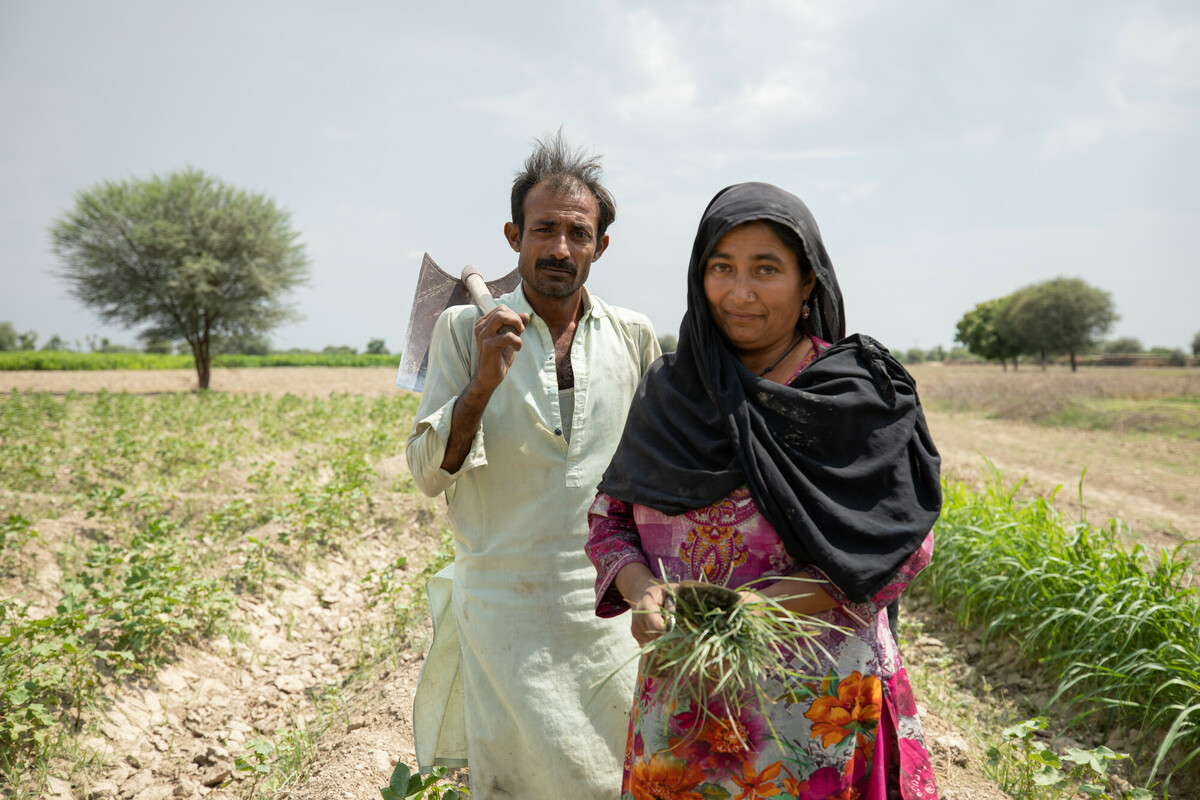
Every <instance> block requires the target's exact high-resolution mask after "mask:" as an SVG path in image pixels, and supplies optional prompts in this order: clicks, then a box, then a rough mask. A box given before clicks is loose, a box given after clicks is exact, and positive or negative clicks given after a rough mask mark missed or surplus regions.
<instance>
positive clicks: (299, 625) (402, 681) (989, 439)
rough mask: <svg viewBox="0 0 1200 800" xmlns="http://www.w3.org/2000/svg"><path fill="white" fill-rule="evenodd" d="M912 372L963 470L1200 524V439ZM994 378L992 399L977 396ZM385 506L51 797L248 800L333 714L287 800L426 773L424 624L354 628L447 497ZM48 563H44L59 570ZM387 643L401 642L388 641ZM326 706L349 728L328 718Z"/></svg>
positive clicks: (372, 792) (930, 639) (951, 701)
mask: <svg viewBox="0 0 1200 800" xmlns="http://www.w3.org/2000/svg"><path fill="white" fill-rule="evenodd" d="M914 373H915V374H916V375H917V378H918V381H919V386H920V388H921V391H922V396H923V398H924V399H925V402H926V405H927V407H929V413H928V416H929V419H930V426H931V428H932V430H933V433H934V436H935V440H936V441H937V443H938V445H939V448H940V449H941V451H942V453H943V456H944V458H945V464H946V469H947V471H948V472H949V473H950V474H951V475H953V476H955V477H960V478H962V479H964V480H968V481H973V480H981V479H982V478H983V473H984V470H983V469H982V467H981V462H980V455H983V456H986V457H987V458H988V459H990V460H991V462H992V463H993V464H995V465H996V466H997V467H998V468H999V469H1001V470H1002V472H1003V473H1004V475H1005V476H1006V478H1008V479H1012V478H1015V477H1019V476H1027V479H1028V480H1027V486H1028V487H1029V488H1030V489H1031V490H1032V491H1035V492H1040V493H1046V492H1049V491H1052V490H1053V489H1054V487H1055V486H1056V485H1058V484H1062V485H1064V486H1065V487H1066V489H1065V490H1064V493H1063V494H1061V495H1060V500H1066V501H1069V502H1068V503H1066V504H1065V505H1066V506H1067V508H1068V510H1069V511H1071V512H1077V511H1078V508H1077V507H1078V503H1077V501H1076V500H1075V484H1076V483H1077V482H1078V480H1079V473H1080V472H1081V471H1082V470H1083V468H1084V467H1087V470H1088V472H1087V479H1086V483H1085V494H1084V501H1085V504H1086V506H1087V508H1086V511H1087V514H1088V516H1089V518H1091V519H1093V520H1095V519H1097V518H1105V517H1108V516H1116V517H1120V518H1122V519H1125V520H1126V521H1128V522H1129V523H1130V524H1131V525H1132V526H1133V527H1134V529H1135V530H1136V531H1137V532H1138V535H1139V536H1145V537H1147V538H1148V539H1149V540H1150V541H1151V542H1152V543H1155V544H1163V545H1173V544H1175V543H1177V542H1178V541H1180V540H1181V539H1182V538H1184V537H1195V536H1196V535H1197V532H1198V531H1200V525H1198V522H1200V499H1198V498H1197V497H1196V493H1195V492H1194V482H1195V477H1194V476H1195V475H1197V474H1200V441H1198V440H1197V439H1196V438H1195V437H1192V438H1187V437H1164V436H1161V435H1148V434H1140V433H1129V432H1125V433H1115V432H1112V431H1088V430H1079V429H1072V428H1047V427H1043V426H1040V425H1036V424H1033V423H1031V422H1021V421H1011V420H997V419H989V418H987V417H986V416H985V415H984V414H983V413H980V412H979V411H971V410H964V409H965V408H969V407H970V406H969V404H966V403H964V402H962V400H961V395H962V393H963V392H964V391H976V390H979V391H985V392H986V393H988V394H989V395H996V394H998V396H1000V397H1009V396H1013V397H1017V396H1020V395H1021V393H1022V392H1026V391H1030V387H1033V390H1037V389H1038V388H1040V387H1042V386H1043V385H1044V384H1043V383H1040V382H1044V381H1045V380H1047V378H1046V377H1044V376H1043V377H1041V378H1039V377H1038V376H1037V375H1033V374H1031V373H1032V371H1025V372H1023V373H1022V375H1021V376H1019V377H1015V376H1012V375H1011V374H1004V373H1000V372H999V370H996V369H991V368H989V369H988V370H987V371H982V370H975V369H969V370H967V371H957V370H956V369H955V368H944V367H943V368H938V367H918V368H916V369H914ZM393 376H394V372H393V371H392V370H391V369H373V368H357V369H335V368H273V369H258V370H248V369H247V370H243V369H239V370H217V371H215V373H214V377H213V388H214V390H216V391H218V392H229V393H265V394H270V395H282V394H284V393H291V394H294V395H298V396H318V397H324V396H327V395H328V394H329V393H331V392H348V393H352V394H364V395H369V396H385V395H390V394H394V393H395V392H397V391H398V390H396V389H395V388H394V387H393V385H392V380H393ZM997 376H1000V377H997ZM1027 376H1028V377H1027ZM1072 377H1073V376H1069V375H1062V376H1055V379H1056V380H1060V379H1064V378H1065V379H1068V380H1069V379H1071V378H1072ZM1186 377H1188V378H1190V376H1186ZM194 380H195V378H194V374H193V373H191V372H189V371H177V372H72V373H66V372H59V373H53V372H43V373H0V391H5V392H8V391H11V390H13V389H18V390H45V391H50V392H53V393H56V394H64V393H66V392H68V391H76V392H81V393H93V392H99V391H101V390H107V391H128V392H132V393H139V394H157V393H172V392H181V391H187V390H189V389H190V388H191V387H192V386H194ZM981 386H982V387H986V389H983V390H980V389H979V388H978V387H981ZM997 386H998V387H999V388H997ZM964 387H965V388H964ZM976 404H977V405H978V403H976ZM955 409H958V410H955ZM379 468H380V470H381V471H382V472H384V473H388V474H391V475H393V476H399V475H401V474H402V472H403V461H402V456H400V455H399V454H397V455H396V456H394V457H392V458H389V459H385V461H384V462H381V464H380V465H379ZM1071 504H1074V507H1071ZM1060 505H1063V504H1062V503H1060ZM389 513H390V514H391V516H392V518H393V519H394V520H396V521H397V524H396V525H395V529H387V528H386V526H381V527H379V528H377V529H375V530H372V531H369V532H368V534H367V535H366V536H365V537H364V539H363V541H362V542H360V543H359V544H358V545H357V546H355V547H353V548H347V549H345V550H343V551H342V552H340V553H338V554H336V555H335V556H334V558H332V559H330V560H329V561H328V563H323V564H320V565H309V566H307V567H306V568H305V572H304V574H302V575H300V576H295V579H294V580H291V581H289V582H288V584H287V585H286V587H284V588H283V589H282V590H281V591H279V592H278V594H276V595H275V596H271V593H267V594H266V595H265V596H263V597H260V598H242V599H241V600H240V602H239V609H238V612H237V613H238V615H240V616H239V620H240V621H241V623H242V624H243V625H245V626H247V630H248V634H249V635H248V639H247V640H246V641H244V642H229V641H228V640H221V641H217V642H216V643H215V644H208V645H202V646H199V647H193V646H189V647H186V648H181V650H180V652H179V654H178V656H179V657H178V658H177V659H176V660H175V661H173V662H172V663H170V664H168V665H166V666H164V667H163V668H162V669H160V670H158V672H157V673H156V674H155V675H153V676H147V677H145V678H144V679H142V680H140V681H136V682H132V683H131V684H130V685H129V686H127V687H125V689H124V690H123V691H122V693H121V694H120V696H119V697H118V698H117V700H116V701H115V702H114V703H113V704H112V707H111V708H110V709H109V712H108V715H107V720H106V723H105V726H104V727H102V729H101V735H100V737H99V738H100V741H92V742H90V745H91V746H93V747H94V748H95V749H96V750H97V752H99V753H100V754H101V758H100V759H99V760H98V762H97V763H98V764H102V766H99V767H98V768H95V769H93V770H92V771H91V773H90V774H89V777H88V778H87V779H86V780H85V781H82V782H76V784H75V785H72V784H71V782H70V781H66V780H57V781H54V782H52V783H51V787H52V790H53V792H54V794H55V795H57V796H60V797H88V798H96V800H102V799H103V798H135V800H156V798H164V797H168V796H179V797H213V798H216V797H238V796H248V795H249V794H250V793H251V790H250V783H249V782H248V776H247V775H245V774H240V775H239V774H238V773H237V772H236V770H234V769H232V767H233V758H234V757H235V756H236V755H241V753H238V752H237V749H238V746H239V745H244V743H245V742H246V741H248V740H252V738H253V737H254V736H255V735H256V734H259V733H266V732H268V731H271V730H273V729H275V727H277V726H278V725H280V724H291V725H293V726H296V725H298V726H299V727H301V728H303V727H304V726H305V725H306V724H312V723H314V722H315V721H318V720H320V721H321V725H322V733H321V735H320V736H319V737H317V739H316V742H315V749H314V751H313V752H312V753H311V754H310V757H311V758H312V759H313V760H312V765H311V766H310V767H309V768H308V769H307V771H306V773H305V774H304V777H303V782H302V783H293V784H292V785H290V786H289V787H288V789H289V791H290V792H291V796H293V797H303V798H342V797H345V798H375V797H378V796H379V795H378V787H379V786H381V785H383V783H384V782H386V777H387V773H388V772H389V771H390V765H391V764H392V763H394V762H395V760H396V759H397V758H399V759H402V760H405V761H408V762H409V763H410V764H411V763H412V739H411V730H410V721H409V713H410V708H411V699H412V692H413V688H414V686H415V681H416V677H417V674H418V672H419V669H420V663H421V659H420V651H421V649H422V647H423V643H424V637H425V636H426V635H427V631H425V630H423V629H422V630H418V631H417V634H416V636H415V637H414V639H413V641H412V642H411V643H400V642H397V643H396V647H397V650H398V651H399V652H398V653H397V654H396V655H395V656H394V657H389V658H385V659H384V660H383V661H381V662H380V663H379V664H378V665H377V666H376V667H374V669H373V672H371V674H369V675H367V676H365V677H364V676H363V675H362V673H361V671H360V672H355V670H354V667H355V663H356V661H357V662H361V661H362V658H363V657H362V655H361V652H358V653H356V652H355V650H356V649H357V650H359V651H361V649H362V647H363V644H362V637H361V636H359V638H358V639H357V640H356V639H355V635H356V632H357V631H358V630H359V629H378V627H379V626H380V625H381V624H382V623H381V620H380V619H379V618H378V615H379V613H380V609H377V608H376V609H372V608H371V607H370V604H369V602H367V598H365V597H364V596H363V592H362V589H361V583H360V579H361V577H362V573H363V572H365V571H366V570H367V569H368V568H369V567H370V565H378V564H381V563H387V562H389V561H391V560H393V559H395V558H396V557H397V555H401V554H407V555H408V557H409V558H410V559H411V560H412V562H413V565H414V566H415V565H418V564H420V563H421V559H422V558H424V557H426V556H427V555H428V553H429V552H431V551H432V550H433V549H434V547H435V546H436V536H435V535H434V534H431V531H436V530H438V529H439V527H440V526H441V525H442V524H443V521H442V520H441V519H440V517H441V507H440V504H438V503H437V502H434V501H428V502H427V501H424V500H423V499H419V498H412V499H411V500H407V501H401V503H400V505H398V506H397V507H396V508H393V509H392V510H391V511H390V512H389ZM76 516H78V517H80V518H78V519H76V518H75V517H72V516H71V515H70V514H67V515H64V516H63V517H62V518H60V519H59V520H56V521H55V524H54V525H47V526H44V527H46V529H47V531H49V532H50V536H49V537H48V538H49V540H50V541H53V540H54V538H55V536H58V537H66V536H68V535H70V534H69V532H68V531H66V530H65V529H66V528H69V527H71V526H75V527H76V528H78V529H79V530H86V527H87V522H86V520H84V519H83V518H82V515H78V514H77V515H76ZM400 520H406V521H405V522H400ZM60 528H61V529H63V530H59V529H60ZM50 555H52V554H50ZM46 556H47V554H43V555H42V557H43V558H45V557H46ZM52 561H53V559H52V558H50V559H49V560H48V561H47V563H46V564H45V565H44V566H45V567H46V568H48V569H51V570H52V569H53V564H52V563H51V562H52ZM279 586H283V584H279ZM48 599H49V598H47V600H48ZM907 613H908V615H909V618H910V619H911V620H914V621H915V622H916V623H917V626H916V627H915V628H910V630H914V631H915V633H914V634H913V641H911V642H910V643H909V644H908V646H907V649H906V658H907V659H908V660H909V662H910V665H912V666H918V667H920V666H921V665H925V666H924V671H925V675H926V678H925V680H926V683H925V685H926V687H927V688H926V691H928V692H931V693H936V694H938V695H939V696H940V697H939V703H938V708H939V709H945V708H952V707H954V706H956V705H959V706H961V705H963V704H967V703H971V702H974V701H972V700H970V699H969V698H968V697H967V696H966V695H965V694H964V693H963V691H962V690H961V689H962V687H966V686H969V685H973V684H975V683H976V682H977V677H976V672H977V671H986V665H981V664H978V663H972V661H973V650H972V643H971V642H970V641H969V640H968V639H966V638H965V637H962V636H961V635H960V634H958V633H957V632H955V631H954V630H952V629H951V628H950V627H949V626H948V625H947V624H946V623H945V622H944V621H942V620H940V619H939V618H938V617H937V616H936V615H935V614H934V613H933V612H932V611H931V610H928V609H922V608H918V607H913V608H910V609H909V610H908V612H907ZM374 646H376V647H383V648H387V647H389V646H390V645H389V643H386V642H384V643H378V642H376V643H375V644H374ZM339 682H340V684H341V685H342V686H343V687H344V691H343V692H342V695H341V697H340V698H339V701H338V704H337V706H336V709H335V710H334V711H333V712H329V711H327V710H320V709H318V705H319V702H318V698H316V696H315V695H314V693H313V691H312V688H313V686H315V685H318V684H329V683H334V684H337V683H339ZM987 682H988V683H990V684H991V685H992V686H996V687H999V688H1000V689H1004V688H1005V686H1006V683H1007V684H1008V689H1009V694H1019V693H1020V692H1022V691H1029V690H1031V689H1032V687H1031V686H1030V685H1029V679H1028V678H1027V677H1025V676H1020V675H1013V674H1008V675H1004V674H998V673H992V674H990V675H989V676H988V681H987ZM1002 697H1003V692H999V693H997V694H994V695H989V696H988V697H987V698H983V700H982V702H983V704H984V707H983V708H982V710H980V709H979V708H977V709H976V710H975V711H973V712H972V715H973V716H975V717H976V718H980V717H982V718H984V719H988V718H991V715H993V714H998V715H1001V716H999V717H996V719H1000V718H1002V715H1003V713H1004V712H1005V711H1006V709H1007V703H1006V701H1003V700H1002ZM988 705H990V706H992V707H990V708H988V707H986V706H988ZM1000 706H1005V708H1001V707H1000ZM923 707H924V712H925V720H926V725H927V729H928V730H927V733H928V736H929V738H930V741H931V744H932V747H933V751H934V754H935V759H936V761H937V764H936V767H937V770H938V775H939V781H940V785H941V789H942V796H943V798H946V800H956V798H957V800H986V799H987V798H999V797H1002V796H1003V795H1002V794H1001V793H1000V792H999V791H998V790H997V789H996V788H995V787H994V786H993V785H991V784H990V783H989V782H988V781H987V780H986V779H985V778H984V777H983V776H982V773H981V770H980V769H979V766H978V756H979V753H978V752H977V740H976V738H975V737H974V736H973V735H972V734H971V732H970V731H969V730H966V729H965V728H964V724H963V722H962V720H961V719H959V718H957V716H958V715H955V714H949V713H946V712H945V711H943V714H942V715H939V714H938V713H937V711H935V710H934V709H932V708H929V707H925V704H923ZM330 713H333V714H334V716H335V717H336V719H334V720H332V721H330V720H329V719H328V716H329V714H330ZM1015 713H1020V712H1015ZM967 727H969V726H967ZM239 778H240V779H241V780H238V779H239Z"/></svg>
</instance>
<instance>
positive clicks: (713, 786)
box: [587, 487, 937, 800]
mask: <svg viewBox="0 0 1200 800" xmlns="http://www.w3.org/2000/svg"><path fill="white" fill-rule="evenodd" d="M589 522H590V528H591V533H590V536H589V538H588V543H587V551H588V555H589V556H590V557H591V559H592V562H593V563H594V564H595V565H596V569H597V573H598V577H597V581H596V613H597V615H599V616H602V617H610V616H615V615H617V614H620V613H622V612H624V611H625V610H627V606H626V604H625V602H624V601H623V600H622V598H621V597H620V595H619V594H618V593H617V591H616V587H615V586H613V579H614V577H615V576H616V573H617V572H618V571H619V570H620V568H621V567H622V566H624V565H625V564H628V563H631V562H640V563H643V564H646V565H647V566H648V567H649V568H650V570H651V571H652V572H653V573H654V574H655V575H657V576H658V577H661V578H665V579H667V580H669V581H677V580H684V579H690V580H706V581H709V582H712V583H719V584H721V585H725V586H729V587H732V588H737V587H740V586H743V585H745V584H747V583H749V582H750V581H755V580H757V579H761V578H764V577H771V576H782V575H787V574H791V573H793V572H797V571H802V572H807V573H808V575H809V577H811V578H812V579H813V580H815V581H818V582H820V585H821V587H822V588H823V589H825V590H826V591H828V592H829V593H830V595H831V596H832V597H833V598H834V599H835V600H837V601H838V602H839V603H841V605H840V606H839V607H838V608H836V609H832V610H830V611H826V612H822V613H821V614H817V615H815V616H816V617H817V618H820V619H822V620H824V621H827V622H829V623H832V624H833V625H836V626H838V628H839V629H838V630H830V631H827V632H826V633H824V634H822V635H821V636H820V637H819V639H818V644H819V645H820V647H819V648H814V650H815V651H816V652H821V651H822V649H823V651H824V653H825V654H826V655H827V656H828V657H827V658H826V657H825V656H822V661H821V663H819V664H818V665H817V666H816V667H815V668H814V667H813V666H811V665H808V666H804V665H802V664H800V663H799V662H796V663H793V664H791V666H792V667H793V668H795V669H796V670H798V671H803V672H804V673H805V674H806V675H809V676H811V677H810V678H808V679H806V680H803V681H797V682H794V683H792V684H790V685H787V686H783V685H778V686H769V687H765V688H766V689H767V694H768V696H771V697H776V698H778V700H776V702H774V703H772V704H770V705H769V706H767V707H766V708H762V707H760V706H758V705H756V704H754V703H750V704H748V705H747V706H746V707H744V708H743V710H742V712H741V713H740V715H739V716H737V717H736V718H734V719H732V720H730V719H729V718H728V717H729V716H730V714H729V712H728V709H727V708H725V707H724V706H723V705H721V701H719V700H718V701H714V702H711V703H710V704H709V707H708V708H707V709H704V708H696V707H693V706H692V705H690V701H686V700H682V701H679V704H677V705H668V703H667V701H666V699H665V698H664V697H663V696H661V693H660V691H659V689H660V687H659V684H658V681H657V679H656V678H655V677H653V676H650V675H647V674H645V673H641V672H639V675H638V683H637V690H636V692H635V700H634V705H633V710H632V713H631V715H630V723H629V738H628V741H627V744H626V751H625V765H624V776H623V781H622V797H623V798H632V799H633V800H650V799H651V798H653V799H655V800H667V799H668V798H688V799H689V800H713V799H714V798H734V799H735V800H753V799H754V798H787V797H794V798H804V799H805V800H818V798H819V799H820V800H825V799H826V798H838V799H839V800H885V799H886V798H903V800H917V799H918V798H919V799H920V800H934V798H936V797H937V787H936V785H935V782H934V777H933V770H932V767H931V765H930V761H929V754H928V752H927V751H926V748H925V744H924V739H923V736H922V732H921V723H920V720H919V719H918V717H917V708H916V703H915V702H914V700H913V696H912V690H911V688H910V686H909V682H908V676H907V675H906V673H905V672H904V669H903V667H902V665H901V662H900V655H899V652H898V651H897V648H896V643H895V640H894V639H893V638H892V634H891V631H890V630H889V628H888V624H887V612H886V607H887V605H888V603H890V602H891V601H892V600H893V599H894V598H895V597H896V596H897V595H898V594H899V593H900V591H902V590H903V589H904V588H905V587H906V586H907V585H908V583H909V582H910V581H911V580H912V579H913V578H914V577H915V576H916V575H917V573H918V572H920V570H921V569H923V568H924V567H925V565H926V564H927V563H928V562H929V558H930V556H931V555H932V552H933V537H932V535H930V536H929V537H927V538H926V540H925V542H924V543H923V544H922V546H921V547H920V549H918V550H917V552H916V553H914V554H913V555H912V556H911V557H910V558H909V559H908V561H907V562H905V564H904V566H903V567H902V568H901V570H900V572H899V573H898V574H897V575H896V576H895V578H894V579H893V580H892V582H891V583H890V584H889V585H888V586H887V587H885V588H884V589H883V590H882V591H881V592H879V593H878V594H877V595H876V596H875V597H873V598H871V600H870V601H869V602H867V603H851V602H849V600H848V599H847V598H846V597H845V595H844V594H842V593H841V592H840V591H839V590H838V588H837V587H836V586H835V585H833V584H832V583H831V582H829V581H828V579H827V578H826V577H825V576H824V575H823V574H822V573H821V572H820V570H818V569H816V568H815V567H812V566H801V565H798V564H796V563H795V562H794V561H793V560H792V558H791V557H790V556H789V555H788V553H787V551H786V549H785V548H784V546H783V543H782V542H781V541H780V539H779V536H778V535H776V533H775V531H774V528H772V527H771V525H770V523H768V522H767V521H766V520H765V519H764V518H763V517H762V515H761V514H759V513H758V511H757V509H756V508H755V505H754V501H753V499H752V498H751V497H750V493H749V491H748V490H746V488H745V487H741V488H739V489H737V490H735V491H734V492H732V493H731V494H730V495H728V496H727V497H725V498H724V499H722V500H721V501H719V502H718V503H714V504H713V505H711V506H708V507H707V508H703V509H697V510H695V511H692V512H689V513H686V514H680V515H677V516H668V515H666V514H663V513H661V512H659V511H655V510H653V509H650V508H647V507H645V506H638V505H630V504H628V503H624V502H622V501H620V500H616V499H614V498H612V497H609V496H607V495H603V494H602V495H600V496H599V497H597V498H596V502H595V503H594V504H593V506H592V509H591V514H590V517H589ZM758 585H759V586H761V584H758Z"/></svg>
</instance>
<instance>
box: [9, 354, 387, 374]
mask: <svg viewBox="0 0 1200 800" xmlns="http://www.w3.org/2000/svg"><path fill="white" fill-rule="evenodd" d="M399 360H400V357H399V356H394V355H380V354H372V353H361V354H354V355H351V354H348V353H341V354H326V353H275V354H272V355H266V356H246V355H237V354H227V355H216V356H213V358H212V365H213V366H214V367H394V366H396V365H397V364H398V363H399ZM193 367H194V362H193V361H192V357H191V356H190V355H166V354H158V353H73V352H67V351H54V350H50V351H41V350H22V351H17V352H4V353H0V370H97V369H192V368H193Z"/></svg>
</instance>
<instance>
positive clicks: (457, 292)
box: [396, 253, 521, 392]
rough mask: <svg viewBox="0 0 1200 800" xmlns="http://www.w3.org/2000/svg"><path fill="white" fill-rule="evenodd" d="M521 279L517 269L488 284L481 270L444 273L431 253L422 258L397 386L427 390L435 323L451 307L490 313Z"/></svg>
mask: <svg viewBox="0 0 1200 800" xmlns="http://www.w3.org/2000/svg"><path fill="white" fill-rule="evenodd" d="M520 281H521V277H520V275H518V274H517V271H516V270H515V269H514V270H513V271H512V272H510V273H508V274H507V275H505V276H504V277H503V278H497V279H496V280H494V281H484V279H483V275H481V274H480V272H479V269H478V268H477V267H474V266H472V265H471V264H468V265H467V266H465V267H463V271H462V278H461V280H460V279H459V278H455V277H454V276H453V275H450V274H448V273H446V272H444V271H443V270H442V268H441V267H439V266H438V265H437V264H435V263H434V262H433V259H432V258H430V257H429V253H426V254H425V257H424V258H422V259H421V274H420V275H418V276H417V291H416V292H415V293H414V295H413V305H412V312H411V313H410V314H409V316H408V336H407V337H406V338H405V340H404V355H403V356H402V357H401V358H400V371H399V372H398V373H397V375H396V385H397V386H399V387H400V388H401V389H408V390H409V391H412V392H419V391H421V390H422V389H423V388H424V387H425V370H426V369H428V367H429V340H430V338H431V337H432V336H433V324H434V323H435V322H437V318H438V317H440V316H441V314H442V312H443V311H445V310H446V309H447V308H449V307H450V306H461V305H466V304H467V303H468V302H474V303H475V305H477V306H479V308H480V309H481V310H482V311H483V312H484V313H487V312H488V311H491V310H492V307H493V306H495V305H496V301H495V300H494V299H493V298H494V297H495V296H497V295H501V294H504V293H505V292H511V291H512V290H513V289H515V288H517V284H518V283H520Z"/></svg>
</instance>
